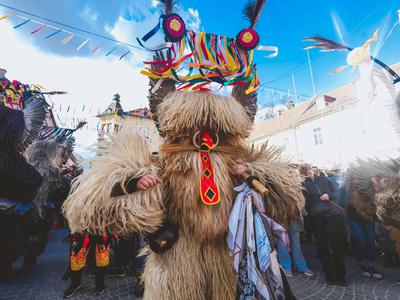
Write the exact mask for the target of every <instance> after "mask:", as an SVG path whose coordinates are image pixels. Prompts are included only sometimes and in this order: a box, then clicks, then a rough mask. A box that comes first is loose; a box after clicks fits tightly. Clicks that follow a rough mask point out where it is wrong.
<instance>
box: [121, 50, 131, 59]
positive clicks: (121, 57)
mask: <svg viewBox="0 0 400 300" xmlns="http://www.w3.org/2000/svg"><path fill="white" fill-rule="evenodd" d="M129 53H131V51H127V52H126V53H125V54H123V55H122V56H121V57H120V58H119V60H121V59H123V58H124V57H125V56H127V55H128V54H129Z"/></svg>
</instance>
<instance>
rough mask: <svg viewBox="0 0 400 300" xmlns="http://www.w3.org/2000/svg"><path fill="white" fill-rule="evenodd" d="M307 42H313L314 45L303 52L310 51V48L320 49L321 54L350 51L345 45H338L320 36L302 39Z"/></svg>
mask: <svg viewBox="0 0 400 300" xmlns="http://www.w3.org/2000/svg"><path fill="white" fill-rule="evenodd" d="M304 40H305V41H308V42H314V43H315V44H313V45H310V46H307V47H305V48H304V50H307V49H312V48H321V52H329V51H344V50H347V51H351V50H352V49H351V48H350V47H348V46H346V45H342V44H339V43H337V42H335V41H332V40H330V39H327V38H324V37H322V36H317V35H316V36H310V37H306V38H305V39H304Z"/></svg>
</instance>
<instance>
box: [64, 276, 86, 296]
mask: <svg viewBox="0 0 400 300" xmlns="http://www.w3.org/2000/svg"><path fill="white" fill-rule="evenodd" d="M70 274H71V275H70V276H71V284H70V286H69V287H68V288H67V289H66V290H65V292H64V298H70V297H72V296H73V295H74V294H75V292H77V291H79V290H80V289H81V279H82V270H79V271H71V273H70Z"/></svg>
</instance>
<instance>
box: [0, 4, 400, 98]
mask: <svg viewBox="0 0 400 300" xmlns="http://www.w3.org/2000/svg"><path fill="white" fill-rule="evenodd" d="M154 2H155V0H135V1H133V0H113V1H99V0H98V1H94V0H88V1H78V0H57V1H55V0H0V3H2V4H6V5H10V6H14V7H16V8H20V9H23V10H26V11H29V12H32V13H35V14H39V15H42V16H44V17H47V18H50V19H55V20H58V21H60V22H64V23H67V24H69V25H72V26H76V27H79V28H82V29H85V30H90V31H94V32H96V33H100V34H104V35H106V36H109V37H114V38H118V39H119V40H123V41H125V42H129V43H133V44H136V42H135V38H136V37H137V36H142V35H143V34H144V33H146V31H147V30H149V29H150V26H152V25H154V24H155V22H156V20H157V18H158V11H157V9H156V8H154V5H153V4H154ZM245 2H246V1H245V0H230V1H227V0H212V1H209V0H181V1H180V3H181V10H180V12H181V13H182V14H183V16H184V18H185V20H186V22H187V23H190V26H191V27H194V28H196V29H201V30H204V31H207V32H213V33H218V34H223V35H228V36H231V37H234V36H235V35H236V33H237V32H239V31H240V30H241V29H242V28H245V27H247V25H248V24H247V22H246V21H245V20H244V19H243V17H242V15H241V8H242V6H243V5H244V4H245ZM397 9H400V1H393V0H390V1H389V0H353V1H345V0H325V1H321V0H303V1H295V0H288V1H280V0H267V2H266V5H265V7H264V11H263V13H262V15H261V18H260V20H259V22H258V24H257V27H256V29H257V31H258V32H259V34H260V36H261V44H262V45H276V46H278V47H279V56H278V57H276V58H272V59H270V58H265V53H263V52H257V54H256V62H257V65H258V70H259V75H260V79H261V83H262V85H263V86H264V87H266V86H268V87H273V88H277V89H281V90H285V91H287V90H288V89H290V90H291V91H293V86H292V78H291V73H292V72H291V71H293V73H294V76H295V79H296V86H297V90H298V92H299V93H300V94H303V95H308V96H311V95H312V94H313V92H312V87H311V81H310V76H309V72H308V65H307V64H306V62H307V56H306V53H305V51H303V50H301V49H302V48H303V47H304V46H305V45H307V43H305V42H303V41H302V39H303V38H304V37H305V36H308V35H313V34H320V35H322V36H325V37H329V38H332V39H335V40H337V41H341V40H343V41H344V42H345V43H347V44H348V45H349V46H352V47H356V46H359V45H361V44H362V43H363V42H364V41H365V40H366V39H368V38H369V37H370V36H371V35H372V33H373V32H374V30H375V29H376V28H380V29H381V31H380V40H379V41H378V44H379V42H381V41H382V40H383V39H384V37H385V36H386V34H387V33H388V31H389V29H390V28H391V27H392V26H393V24H394V23H395V22H396V20H397V19H396V18H397V15H396V11H397ZM1 11H2V12H5V11H8V10H5V11H4V10H3V9H2V10H1ZM11 22H16V21H12V20H11ZM35 27H37V25H35V24H30V25H29V26H28V25H27V26H26V27H25V26H24V27H23V28H21V30H20V31H21V33H20V35H19V37H20V38H21V39H24V33H28V35H29V32H30V31H32V29H34V28H35ZM41 34H42V33H41ZM25 35H26V34H25ZM38 35H39V34H38ZM89 37H90V36H89ZM28 38H30V37H28ZM98 41H99V42H102V47H103V48H104V49H106V48H107V49H112V47H113V46H114V45H113V43H107V42H104V41H101V40H96V39H92V40H91V41H90V42H89V46H90V47H92V48H93V47H94V46H95V44H96V43H97V42H98ZM27 42H29V43H32V44H33V45H34V46H35V47H37V48H38V49H39V51H42V52H45V53H51V54H55V55H59V56H65V57H72V56H83V57H88V58H90V53H89V50H83V51H79V52H78V51H76V50H75V49H74V47H75V48H76V46H77V45H79V43H80V42H82V40H79V39H75V40H73V41H72V42H71V44H70V45H68V47H66V46H63V45H61V44H60V39H49V40H44V39H43V38H38V37H37V36H35V37H33V38H30V39H29V40H28V41H27ZM74 43H75V44H74ZM399 44H400V26H399V27H398V28H397V29H396V31H395V32H394V33H393V34H392V36H391V38H390V39H389V40H388V41H387V42H386V44H385V46H384V47H383V48H382V50H381V51H380V53H379V58H380V59H382V60H383V61H384V62H386V63H387V64H392V63H395V62H398V61H400V46H399ZM90 47H88V49H89V48H90ZM118 51H119V52H118ZM118 51H116V52H117V53H115V55H118V54H120V53H123V51H124V49H123V48H121V49H118ZM143 54H144V52H141V51H137V52H136V53H135V55H134V57H133V58H131V59H130V60H129V62H130V63H131V64H132V65H135V64H140V60H141V59H142V58H143ZM310 54H311V60H312V65H313V69H314V77H315V82H316V89H317V91H318V92H327V91H330V90H332V89H334V88H337V87H339V86H341V85H343V84H344V83H347V82H349V81H350V80H352V79H354V78H355V76H356V75H357V72H353V73H352V72H351V71H349V70H347V71H345V72H343V73H342V74H339V75H332V74H330V72H331V71H332V70H334V69H336V68H337V67H339V66H341V65H343V64H344V63H345V58H346V54H344V53H319V52H318V51H317V50H311V51H310ZM114 58H115V57H114ZM2 59H3V58H2V57H0V64H1V63H2ZM116 59H118V57H116ZM27 67H29V66H27ZM109 76H112V77H114V78H116V79H118V74H109ZM263 96H264V97H265V95H261V98H262V97H263Z"/></svg>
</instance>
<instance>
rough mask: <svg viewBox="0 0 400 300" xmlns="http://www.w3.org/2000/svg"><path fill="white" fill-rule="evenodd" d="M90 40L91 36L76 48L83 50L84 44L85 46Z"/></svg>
mask: <svg viewBox="0 0 400 300" xmlns="http://www.w3.org/2000/svg"><path fill="white" fill-rule="evenodd" d="M88 42H89V38H87V39H86V40H85V41H84V42H83V43H82V44H80V45H79V47H78V48H76V50H78V51H79V50H81V49H82V47H83V46H85V45H86V44H87V43H88Z"/></svg>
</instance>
